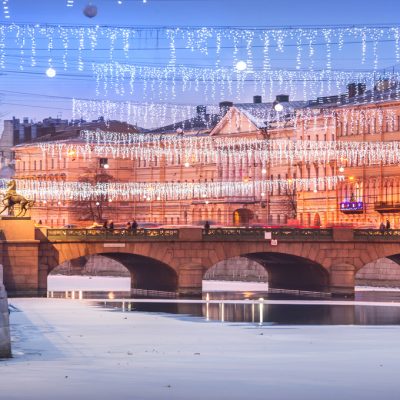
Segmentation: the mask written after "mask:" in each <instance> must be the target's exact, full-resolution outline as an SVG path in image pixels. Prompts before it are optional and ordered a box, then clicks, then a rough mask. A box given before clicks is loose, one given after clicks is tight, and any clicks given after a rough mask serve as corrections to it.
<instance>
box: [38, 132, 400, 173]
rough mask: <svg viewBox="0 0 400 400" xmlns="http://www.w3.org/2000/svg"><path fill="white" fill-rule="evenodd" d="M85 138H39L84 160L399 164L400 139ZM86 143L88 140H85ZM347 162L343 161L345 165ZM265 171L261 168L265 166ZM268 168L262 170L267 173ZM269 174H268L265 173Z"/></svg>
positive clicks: (47, 147)
mask: <svg viewBox="0 0 400 400" xmlns="http://www.w3.org/2000/svg"><path fill="white" fill-rule="evenodd" d="M81 139H82V142H81V143H75V142H74V143H66V142H44V143H39V144H38V146H39V147H40V149H41V151H42V153H43V156H44V157H46V156H47V155H50V156H51V157H62V156H63V155H66V154H71V152H73V154H76V156H77V157H82V158H84V159H87V158H90V157H92V156H96V157H100V158H109V157H111V158H121V159H132V160H133V159H141V160H146V161H147V162H153V161H155V159H156V158H160V157H165V159H166V160H167V161H168V162H169V163H176V160H181V162H182V163H188V161H187V160H191V161H192V162H193V163H203V164H204V163H209V162H212V163H222V164H224V163H227V162H228V160H229V162H233V163H234V164H240V163H241V162H242V161H244V162H247V163H249V165H250V164H251V163H252V162H256V163H258V164H259V165H261V166H262V167H263V170H265V173H266V169H265V168H264V166H265V165H266V164H267V163H268V164H269V165H287V164H289V165H295V164H296V163H320V164H324V165H327V164H329V163H331V162H332V161H335V162H338V163H340V164H343V162H344V160H346V164H347V165H349V166H351V165H366V166H367V165H377V164H383V165H393V164H399V163H400V142H354V141H309V140H297V141H292V140H286V139H281V140H260V139H250V138H221V137H218V136H216V137H213V136H204V137H197V136H184V137H182V136H181V135H176V134H174V135H162V136H160V135H147V134H126V133H118V132H102V131H82V132H81ZM85 142H86V143H85ZM342 166H343V165H342ZM263 170H262V171H263ZM262 173H263V172H262ZM263 174H264V173H263Z"/></svg>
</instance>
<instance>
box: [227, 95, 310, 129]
mask: <svg viewBox="0 0 400 400" xmlns="http://www.w3.org/2000/svg"><path fill="white" fill-rule="evenodd" d="M280 104H282V106H283V111H280V112H278V111H275V109H274V103H239V104H235V105H234V107H235V108H237V109H238V110H239V111H240V112H242V113H243V114H244V115H245V116H246V117H247V118H248V119H249V120H250V121H251V122H252V123H253V124H254V125H255V126H256V127H257V128H259V129H262V128H268V127H269V126H270V124H271V122H273V121H282V120H285V119H289V118H292V117H293V114H294V113H295V111H296V110H298V109H301V108H304V107H306V106H307V102H306V101H289V102H280Z"/></svg>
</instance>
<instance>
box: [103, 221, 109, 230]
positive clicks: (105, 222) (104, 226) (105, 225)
mask: <svg viewBox="0 0 400 400" xmlns="http://www.w3.org/2000/svg"><path fill="white" fill-rule="evenodd" d="M103 229H106V230H107V229H108V222H107V220H105V221H104V223H103Z"/></svg>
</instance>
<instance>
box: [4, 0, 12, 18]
mask: <svg viewBox="0 0 400 400" xmlns="http://www.w3.org/2000/svg"><path fill="white" fill-rule="evenodd" d="M3 15H4V18H6V19H9V18H10V10H9V7H8V0H3Z"/></svg>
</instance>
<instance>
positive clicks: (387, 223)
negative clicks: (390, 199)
mask: <svg viewBox="0 0 400 400" xmlns="http://www.w3.org/2000/svg"><path fill="white" fill-rule="evenodd" d="M386 230H387V231H389V230H390V221H389V220H388V219H387V220H386Z"/></svg>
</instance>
